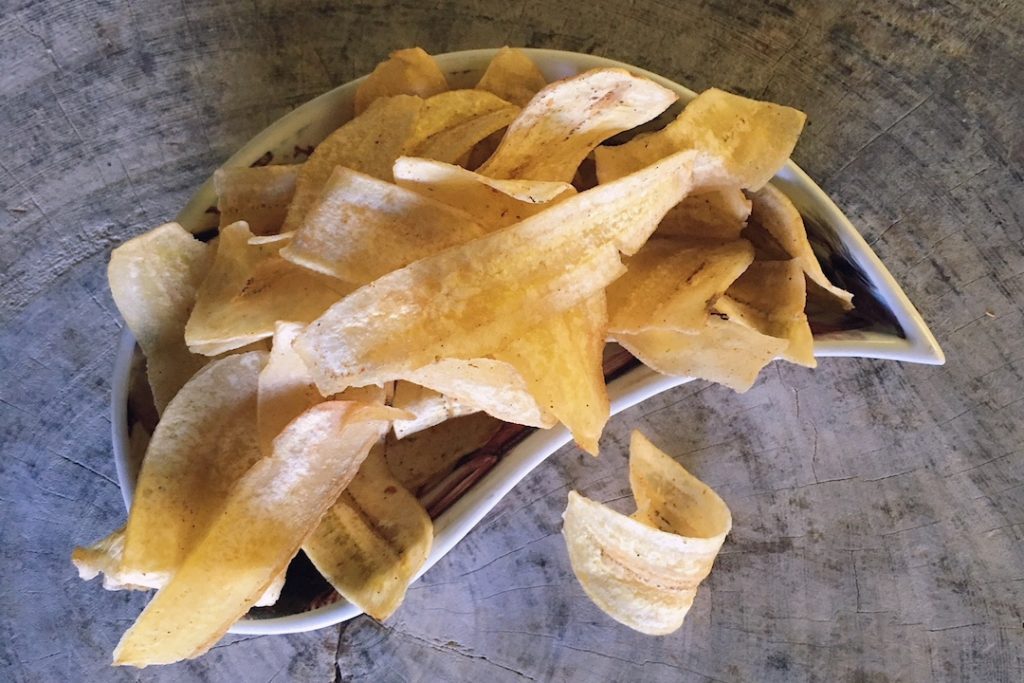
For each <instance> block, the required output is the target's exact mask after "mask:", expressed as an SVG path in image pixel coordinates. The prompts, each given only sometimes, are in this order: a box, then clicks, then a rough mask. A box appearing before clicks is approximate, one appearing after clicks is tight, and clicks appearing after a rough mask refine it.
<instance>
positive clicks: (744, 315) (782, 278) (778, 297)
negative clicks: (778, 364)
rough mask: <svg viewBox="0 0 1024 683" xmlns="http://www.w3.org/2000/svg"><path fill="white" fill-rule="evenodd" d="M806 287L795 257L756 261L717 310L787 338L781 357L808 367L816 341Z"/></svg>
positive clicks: (811, 362) (750, 326) (810, 363)
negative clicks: (807, 313) (812, 334)
mask: <svg viewBox="0 0 1024 683" xmlns="http://www.w3.org/2000/svg"><path fill="white" fill-rule="evenodd" d="M806 302H807V290H806V286H805V281H804V277H803V272H802V271H801V264H800V263H799V262H798V261H797V260H796V259H790V260H788V261H755V262H754V263H752V264H751V265H750V267H749V268H748V269H747V270H746V271H745V272H744V273H743V274H742V275H740V277H739V278H738V279H737V280H736V281H735V282H733V283H732V285H730V286H729V289H728V290H727V291H726V292H725V295H724V296H723V297H722V298H720V299H718V300H717V301H716V302H715V310H716V311H717V312H719V313H722V314H725V315H726V316H728V318H729V320H731V321H734V322H737V323H739V324H741V325H744V326H746V327H749V328H751V329H754V330H757V331H758V332H760V333H761V334H765V335H768V336H771V337H778V338H780V339H785V340H786V341H787V342H789V344H788V345H787V346H786V349H785V351H784V352H783V354H782V357H783V358H785V359H786V360H789V361H792V362H794V363H799V364H800V365H804V366H806V367H809V368H813V367H815V366H816V365H817V361H815V359H814V340H813V338H812V337H811V327H810V325H809V324H808V323H807V315H806V314H805V313H804V306H805V304H806Z"/></svg>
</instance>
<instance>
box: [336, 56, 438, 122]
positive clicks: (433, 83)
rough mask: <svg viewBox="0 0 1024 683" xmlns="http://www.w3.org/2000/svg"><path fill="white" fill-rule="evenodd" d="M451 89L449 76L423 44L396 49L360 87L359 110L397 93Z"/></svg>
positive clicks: (432, 92)
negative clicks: (422, 46) (421, 45)
mask: <svg viewBox="0 0 1024 683" xmlns="http://www.w3.org/2000/svg"><path fill="white" fill-rule="evenodd" d="M446 90H448V80H447V79H446V78H445V77H444V74H443V73H441V70H440V69H439V68H438V67H437V63H436V62H435V61H434V58H433V57H431V56H430V55H429V54H427V53H426V52H425V51H424V50H423V49H422V48H419V47H413V48H409V49H406V50H396V51H394V52H392V53H391V54H390V55H389V59H388V60H387V61H384V62H381V63H380V64H378V65H377V67H376V68H375V69H374V70H373V73H371V74H370V75H369V76H367V77H366V79H365V80H364V81H363V82H362V83H360V84H359V87H358V88H357V89H356V98H355V111H356V114H357V115H359V114H361V113H363V112H364V111H366V110H367V108H369V106H370V105H371V104H373V102H375V101H376V100H378V99H380V98H382V97H391V96H393V95H419V96H420V97H430V96H431V95H436V94H438V93H442V92H444V91H446Z"/></svg>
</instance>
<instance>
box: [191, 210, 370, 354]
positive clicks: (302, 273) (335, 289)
mask: <svg viewBox="0 0 1024 683" xmlns="http://www.w3.org/2000/svg"><path fill="white" fill-rule="evenodd" d="M251 237H252V233H251V232H249V228H248V226H247V225H246V224H245V223H244V222H239V223H235V224H233V225H229V226H228V227H226V228H224V229H223V230H221V233H220V238H219V239H218V241H217V256H216V259H215V260H214V262H213V266H212V267H211V268H210V272H209V273H208V274H207V276H206V279H205V280H203V284H202V286H201V287H200V288H199V294H198V296H197V298H196V305H195V309H194V310H193V311H192V315H191V317H189V320H188V324H187V325H186V326H185V341H186V342H187V343H188V345H189V347H190V348H193V349H195V350H196V351H198V352H201V353H204V354H210V355H217V354H220V353H223V352H224V351H228V350H231V349H233V348H238V347H241V346H244V345H246V344H249V343H252V342H254V341H258V340H260V339H266V338H267V337H270V336H272V335H273V334H274V324H275V323H276V322H277V321H278V320H293V321H298V322H308V321H310V320H313V319H315V318H316V317H317V316H318V315H320V314H321V313H323V312H324V311H325V310H326V309H327V307H328V306H330V305H331V304H333V303H334V302H336V301H338V300H339V299H341V297H342V296H344V295H345V294H347V293H348V292H349V291H351V289H352V288H351V287H348V286H346V285H344V284H343V283H341V282H338V281H337V280H336V279H334V278H330V277H325V276H323V275H321V274H319V273H314V272H311V271H309V270H307V269H305V268H300V267H299V266H296V265H294V264H292V263H289V262H288V261H285V260H284V259H283V258H281V257H280V256H279V255H278V252H279V251H280V249H281V245H282V242H270V243H264V244H250V243H249V240H250V238H251Z"/></svg>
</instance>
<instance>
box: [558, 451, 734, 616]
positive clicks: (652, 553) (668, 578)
mask: <svg viewBox="0 0 1024 683" xmlns="http://www.w3.org/2000/svg"><path fill="white" fill-rule="evenodd" d="M629 470H630V486H631V487H632V489H633V495H634V497H635V498H636V502H637V508H638V509H637V512H636V514H634V515H633V517H632V518H631V517H627V516H625V515H623V514H620V513H618V512H615V511H614V510H612V509H611V508H608V507H606V506H604V505H602V504H601V503H597V502H595V501H592V500H590V499H588V498H585V497H583V496H581V495H579V494H578V493H576V492H575V491H572V492H570V493H569V504H568V506H567V507H566V510H565V514H564V527H563V530H562V531H563V534H564V536H565V539H566V546H567V547H568V550H569V560H570V562H571V564H572V569H573V572H574V573H575V574H576V578H577V579H578V580H579V582H580V585H581V586H582V587H583V590H584V591H585V592H586V594H587V595H588V596H589V597H590V599H591V600H593V601H594V603H595V604H596V605H597V606H598V607H600V608H601V609H602V610H603V611H604V612H605V613H606V614H607V615H608V616H610V617H612V618H613V619H615V620H616V621H618V622H619V623H622V624H625V625H626V626H629V627H630V628H632V629H635V630H637V631H640V632H641V633H646V634H648V635H666V634H668V633H672V632H673V631H675V630H677V629H678V628H679V627H680V626H682V624H683V620H684V619H685V617H686V614H687V612H688V611H689V609H690V606H691V605H692V603H693V598H694V596H695V595H696V592H697V587H698V586H699V585H700V582H701V581H703V580H704V579H705V578H706V577H707V575H708V573H709V572H710V571H711V567H712V565H713V564H714V561H715V557H716V556H717V554H718V551H719V549H720V548H721V547H722V543H723V542H724V541H725V537H726V535H727V534H728V533H729V530H730V529H731V528H732V515H731V514H730V512H729V508H728V507H727V506H726V504H725V502H724V501H723V500H722V499H721V498H720V497H719V496H718V495H717V494H716V493H715V492H714V491H712V490H711V488H709V487H708V486H707V485H706V484H704V483H703V482H701V481H700V480H698V479H697V478H696V477H694V476H693V475H691V474H690V473H689V472H687V471H686V470H685V469H684V468H683V467H682V466H681V465H680V464H679V463H677V462H675V461H674V460H673V459H672V458H671V457H670V456H668V455H667V454H665V453H663V452H661V451H660V450H658V449H657V448H655V447H654V445H653V444H651V443H650V441H648V440H647V439H646V438H645V437H644V436H643V435H642V434H641V433H640V432H638V431H634V432H633V434H632V437H631V439H630V456H629Z"/></svg>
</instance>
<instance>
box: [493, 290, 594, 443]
mask: <svg viewBox="0 0 1024 683" xmlns="http://www.w3.org/2000/svg"><path fill="white" fill-rule="evenodd" d="M607 326H608V312H607V307H606V305H605V297H604V293H603V292H598V293H597V294H594V295H593V296H591V297H590V298H589V299H587V300H586V301H584V302H583V303H582V304H580V305H578V306H574V307H573V308H571V309H569V310H568V311H566V312H564V313H561V314H559V315H557V316H554V317H553V318H549V319H548V320H545V321H543V322H542V323H541V324H540V325H537V326H535V327H533V328H532V329H530V330H528V331H527V332H526V333H525V334H523V335H522V336H521V337H519V338H517V339H515V340H513V341H512V343H511V344H509V345H508V346H507V347H505V348H504V349H502V350H501V351H499V352H497V353H496V354H494V355H495V358H497V359H499V360H504V361H506V362H507V363H509V364H510V365H512V366H513V367H514V368H515V369H516V370H518V371H519V374H520V375H521V376H522V377H523V379H524V380H525V381H526V385H527V388H528V389H529V391H530V393H531V394H532V395H533V397H534V398H535V399H536V400H537V403H538V404H539V405H540V406H542V407H543V408H544V409H545V410H547V411H549V412H550V413H551V414H553V415H554V416H555V417H556V418H557V419H558V421H559V422H561V423H562V424H564V425H565V426H566V427H568V428H569V431H571V432H572V436H573V439H575V440H576V443H577V444H579V446H580V448H582V449H583V450H585V451H587V452H588V453H590V454H591V455H597V451H598V439H599V438H600V437H601V432H602V431H603V430H604V425H605V423H606V422H607V421H608V416H609V415H610V411H611V406H610V404H609V401H608V391H607V389H606V387H605V381H604V372H603V370H602V367H601V358H602V354H603V353H604V339H605V334H606V331H607Z"/></svg>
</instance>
